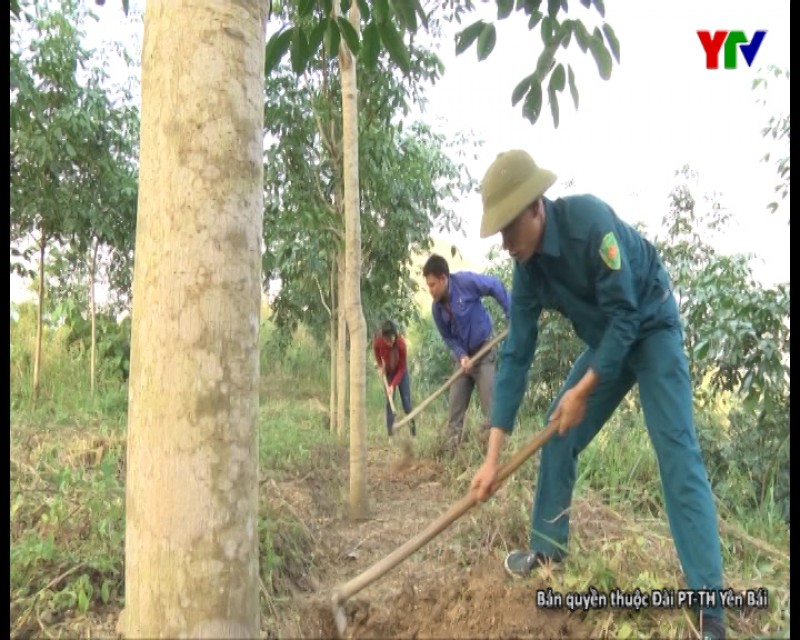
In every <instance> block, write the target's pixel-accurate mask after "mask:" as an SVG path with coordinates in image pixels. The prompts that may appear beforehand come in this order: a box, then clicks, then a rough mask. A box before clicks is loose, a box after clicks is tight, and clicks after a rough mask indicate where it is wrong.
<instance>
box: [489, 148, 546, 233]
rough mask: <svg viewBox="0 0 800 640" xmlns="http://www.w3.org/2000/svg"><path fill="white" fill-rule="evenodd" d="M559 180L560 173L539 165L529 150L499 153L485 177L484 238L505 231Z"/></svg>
mask: <svg viewBox="0 0 800 640" xmlns="http://www.w3.org/2000/svg"><path fill="white" fill-rule="evenodd" d="M556 179H557V177H556V174H554V173H553V172H552V171H548V170H547V169H542V168H541V167H539V166H537V165H536V163H535V162H534V161H533V158H531V157H530V155H528V153H526V152H525V151H521V150H519V149H514V150H512V151H504V152H503V153H500V154H498V156H497V158H496V159H495V161H494V162H493V163H492V165H491V166H490V167H489V168H488V169H487V171H486V175H484V176H483V180H481V197H482V198H483V217H482V218H481V238H488V237H489V236H492V235H494V234H495V233H498V232H500V231H502V230H503V229H504V228H505V227H506V226H508V225H509V224H510V223H511V222H513V221H514V219H515V218H516V217H517V216H518V215H519V214H520V213H522V212H523V211H524V210H525V207H527V206H528V205H529V204H531V203H532V202H533V201H534V200H536V199H538V198H539V197H541V196H542V195H544V192H545V191H547V190H548V189H549V188H550V187H552V186H553V184H554V183H555V181H556Z"/></svg>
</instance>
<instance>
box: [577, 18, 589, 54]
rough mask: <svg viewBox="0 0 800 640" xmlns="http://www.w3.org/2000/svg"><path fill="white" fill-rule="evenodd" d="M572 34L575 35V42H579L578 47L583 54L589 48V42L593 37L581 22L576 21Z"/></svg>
mask: <svg viewBox="0 0 800 640" xmlns="http://www.w3.org/2000/svg"><path fill="white" fill-rule="evenodd" d="M572 32H573V33H574V34H575V40H577V41H578V46H579V47H580V48H581V51H582V52H583V53H586V50H587V49H588V48H589V40H590V39H591V36H590V35H589V32H588V31H587V30H586V26H585V25H584V24H583V22H581V21H580V20H576V21H575V22H574V23H573V25H572Z"/></svg>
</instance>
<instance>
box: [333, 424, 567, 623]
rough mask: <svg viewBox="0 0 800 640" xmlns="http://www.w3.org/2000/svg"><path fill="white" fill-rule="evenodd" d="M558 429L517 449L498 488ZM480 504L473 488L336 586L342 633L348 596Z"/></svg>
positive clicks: (547, 430)
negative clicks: (433, 518) (369, 564)
mask: <svg viewBox="0 0 800 640" xmlns="http://www.w3.org/2000/svg"><path fill="white" fill-rule="evenodd" d="M557 431H558V425H557V423H555V422H551V423H550V424H548V425H547V427H546V428H545V429H544V430H543V431H541V432H539V433H538V434H536V436H534V437H533V439H532V440H531V441H530V442H529V443H528V444H526V445H525V446H524V447H523V448H522V449H520V450H519V451H517V453H515V454H514V456H513V457H512V458H511V459H510V460H509V461H508V462H507V463H506V464H504V465H503V466H502V467H500V469H499V470H498V471H497V479H496V481H495V491H496V490H497V488H499V487H500V485H501V484H502V483H503V481H504V480H505V479H506V478H508V476H510V475H511V474H512V473H514V472H515V471H516V470H517V469H518V468H519V467H520V466H521V465H522V463H523V462H525V461H526V460H527V459H528V458H530V457H531V456H532V455H533V454H534V453H536V452H537V451H538V450H539V449H540V448H541V447H542V445H544V444H545V443H546V442H547V441H548V440H550V438H551V437H553V434H555V433H556V432H557ZM477 503H478V499H477V497H476V496H475V494H474V493H473V492H472V491H470V492H469V493H468V494H467V495H466V496H464V497H463V498H461V500H459V501H458V502H456V503H455V504H454V505H453V506H451V507H450V508H449V509H448V510H447V511H445V512H444V513H443V514H442V515H441V516H439V517H438V518H437V519H436V520H434V521H433V522H432V523H431V524H430V525H428V527H427V528H426V529H425V530H424V531H422V532H420V533H418V534H417V535H416V536H414V537H413V538H411V539H410V540H409V541H408V542H406V543H405V544H403V545H402V546H400V547H398V548H397V549H395V550H394V551H392V553H390V554H389V555H388V556H386V557H385V558H383V559H382V560H379V561H378V562H376V563H375V564H374V565H372V566H371V567H370V568H369V569H367V570H366V571H364V572H363V573H361V574H360V575H357V576H356V577H355V578H353V579H352V580H350V581H349V582H346V583H345V584H342V585H339V586H337V587H336V588H334V590H333V595H332V596H331V606H332V610H333V618H334V620H335V621H336V629H337V631H338V632H339V636H340V637H344V635H345V633H346V632H347V614H346V613H345V610H344V606H343V605H344V603H345V602H346V601H347V600H348V599H349V598H351V597H353V596H354V595H355V594H356V593H358V592H359V591H361V590H362V589H364V588H365V587H367V586H369V585H370V584H372V583H373V582H375V581H376V580H377V579H378V578H381V577H383V576H384V575H386V574H387V573H388V572H389V571H391V570H392V569H394V568H395V567H396V566H397V565H398V564H400V563H401V562H403V560H405V559H406V558H408V557H409V556H410V555H411V554H412V553H414V552H415V551H417V550H418V549H420V548H421V547H423V546H424V545H426V544H427V543H428V542H430V541H431V540H432V539H433V538H435V537H436V536H438V535H439V534H440V533H441V532H442V531H444V530H445V529H446V528H447V527H449V526H450V525H451V524H453V523H454V522H455V521H456V520H458V519H459V518H460V517H461V516H463V515H464V514H465V513H466V512H467V511H469V510H470V509H471V508H472V507H474V506H475V505H476V504H477Z"/></svg>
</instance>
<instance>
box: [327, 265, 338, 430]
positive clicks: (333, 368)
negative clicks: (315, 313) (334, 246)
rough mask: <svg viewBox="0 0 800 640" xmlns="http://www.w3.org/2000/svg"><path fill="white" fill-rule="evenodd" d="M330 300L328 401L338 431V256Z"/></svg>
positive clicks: (331, 422) (330, 417)
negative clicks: (329, 379) (329, 380)
mask: <svg viewBox="0 0 800 640" xmlns="http://www.w3.org/2000/svg"><path fill="white" fill-rule="evenodd" d="M329 286H330V292H331V294H330V301H331V315H330V324H329V333H330V343H329V344H330V354H331V382H330V387H331V388H330V402H329V403H328V428H329V429H330V432H331V433H336V432H337V428H336V318H337V314H338V311H337V308H338V305H339V301H338V299H337V297H336V256H335V255H334V256H333V257H332V258H331V277H330V285H329Z"/></svg>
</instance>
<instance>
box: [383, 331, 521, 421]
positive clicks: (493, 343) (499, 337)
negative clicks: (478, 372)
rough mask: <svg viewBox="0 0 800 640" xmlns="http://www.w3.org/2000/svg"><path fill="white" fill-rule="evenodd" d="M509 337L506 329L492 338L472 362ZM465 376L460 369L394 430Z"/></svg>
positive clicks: (472, 358)
mask: <svg viewBox="0 0 800 640" xmlns="http://www.w3.org/2000/svg"><path fill="white" fill-rule="evenodd" d="M507 335H508V329H504V330H503V331H502V332H501V333H499V334H498V335H497V336H495V337H494V338H492V339H491V340H490V341H489V342H487V343H486V344H485V345H483V347H481V348H480V349H479V350H478V351H477V352H476V353H475V355H474V356H472V357H471V358H470V360H471V361H472V362H473V363H474V362H478V360H480V359H481V358H482V357H483V356H485V355H486V354H487V353H489V351H491V350H492V349H493V348H494V347H495V346H497V345H498V344H499V343H500V342H501V341H502V340H503V339H504V338H505V337H506V336H507ZM463 375H464V370H463V369H459V370H458V371H456V372H455V373H454V374H453V375H452V376H450V378H449V379H448V380H447V382H445V383H444V384H443V385H442V386H441V387H439V388H438V389H437V390H436V391H434V392H433V393H432V394H431V395H429V396H428V397H427V398H425V400H423V401H422V402H421V403H420V404H419V406H418V407H417V408H416V409H414V410H413V411H412V412H411V413H409V414H408V415H406V416H404V417H403V419H402V420H399V421H398V422H397V423H395V425H394V427H393V429H394V430H396V429H399V428H400V427H402V426H403V425H406V424H408V423H409V422H410V421H411V420H413V419H414V418H415V417H416V416H417V415H418V414H419V413H420V412H421V411H423V410H424V409H425V408H426V407H427V406H428V405H429V404H430V403H431V402H433V401H434V400H436V398H438V397H439V396H440V395H441V394H442V393H444V392H445V391H446V390H447V389H448V388H449V387H450V386H451V385H452V384H453V383H454V382H455V381H456V380H458V379H459V378H460V377H461V376H463Z"/></svg>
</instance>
